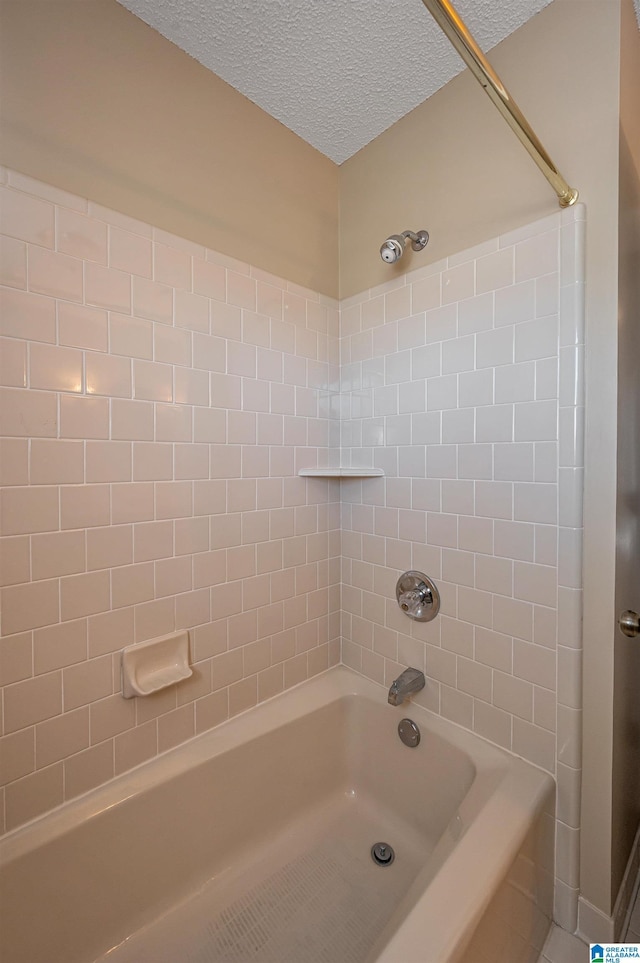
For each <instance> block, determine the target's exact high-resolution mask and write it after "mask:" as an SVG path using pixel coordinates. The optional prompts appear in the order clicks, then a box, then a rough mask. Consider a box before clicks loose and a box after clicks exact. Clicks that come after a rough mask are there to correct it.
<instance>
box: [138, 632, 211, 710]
mask: <svg viewBox="0 0 640 963" xmlns="http://www.w3.org/2000/svg"><path fill="white" fill-rule="evenodd" d="M191 675H193V669H191V668H190V667H189V633H188V632H186V631H185V632H173V633H172V634H171V635H162V636H160V637H159V638H157V639H149V641H148V642H140V643H139V645H128V646H127V647H126V648H125V649H123V650H122V694H123V696H124V697H125V699H133V697H134V696H147V695H151V694H152V693H153V692H158V691H159V690H160V689H166V688H167V686H170V685H174V684H175V683H176V682H182V680H183V679H188V678H189V676H191Z"/></svg>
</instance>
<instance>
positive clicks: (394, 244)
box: [380, 234, 405, 264]
mask: <svg viewBox="0 0 640 963" xmlns="http://www.w3.org/2000/svg"><path fill="white" fill-rule="evenodd" d="M404 241H405V239H404V238H403V237H401V236H400V234H392V235H391V237H388V238H387V240H386V241H385V242H384V244H383V245H382V246H381V248H380V257H381V258H382V260H383V261H386V262H387V264H394V263H395V262H396V261H399V260H400V258H401V257H402V255H403V254H404Z"/></svg>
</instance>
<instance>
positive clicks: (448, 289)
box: [341, 208, 584, 931]
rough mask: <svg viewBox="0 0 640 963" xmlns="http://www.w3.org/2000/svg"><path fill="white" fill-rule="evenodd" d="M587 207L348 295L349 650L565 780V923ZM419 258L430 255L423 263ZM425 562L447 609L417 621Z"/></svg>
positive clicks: (374, 671)
mask: <svg viewBox="0 0 640 963" xmlns="http://www.w3.org/2000/svg"><path fill="white" fill-rule="evenodd" d="M583 218H584V209H583V208H577V209H570V210H568V211H565V212H563V213H562V214H557V215H553V216H551V217H549V218H546V219H544V220H542V221H538V222H537V223H535V224H533V225H531V226H529V227H527V228H525V229H522V230H520V231H516V232H514V233H511V234H509V235H506V236H503V237H500V238H497V239H495V240H493V241H490V242H488V243H486V244H483V245H481V246H480V247H478V248H476V249H473V250H470V251H466V252H463V253H461V254H459V255H457V256H455V257H450V258H448V260H447V261H446V262H441V263H438V264H433V265H431V266H429V267H427V268H424V269H421V270H417V271H415V272H413V273H411V274H408V275H404V276H402V277H401V278H399V279H398V280H397V281H391V282H389V283H388V284H387V285H385V286H383V287H381V288H377V289H375V290H372V291H367V292H365V293H364V294H363V295H362V296H359V297H355V298H351V299H349V301H348V302H343V303H342V305H341V378H342V389H343V391H342V395H341V405H342V410H341V428H342V457H343V463H344V464H345V465H354V466H360V467H363V466H366V465H370V466H374V467H377V468H381V469H384V473H385V477H384V478H369V479H365V480H362V481H360V480H357V481H356V480H349V481H346V480H345V481H343V482H342V553H343V569H342V579H343V589H342V600H343V628H342V635H343V650H342V658H343V661H344V662H345V663H346V664H348V665H350V666H352V667H353V668H355V669H356V670H358V671H359V672H362V673H364V674H365V675H367V676H369V677H370V678H371V679H373V680H375V681H377V682H380V683H383V684H384V685H385V686H388V685H389V684H390V682H391V681H392V679H393V678H394V677H395V676H396V675H397V673H398V672H399V671H400V670H401V669H402V668H403V667H404V666H407V665H413V666H417V667H419V668H421V669H422V670H423V671H424V672H425V674H426V676H427V686H426V688H425V689H424V690H423V692H422V693H421V694H420V695H419V696H418V697H417V701H419V702H423V703H424V704H425V705H426V706H427V707H428V708H430V709H433V710H434V711H436V712H439V713H441V714H442V715H443V716H446V717H447V718H449V719H451V720H453V721H454V722H456V723H459V724H460V725H462V726H465V727H466V728H468V729H472V730H474V731H476V732H477V733H479V734H480V735H482V736H484V737H486V738H488V739H490V740H491V741H493V742H495V743H497V744H499V745H501V746H504V747H505V748H507V749H510V750H513V751H514V752H516V753H518V754H519V755H522V756H524V757H525V758H527V759H529V760H531V761H532V762H534V763H535V764H537V765H539V766H541V767H543V768H544V769H546V770H548V771H549V772H551V773H553V775H554V776H555V777H556V779H557V782H558V800H557V823H556V829H557V833H556V838H557V886H556V919H557V920H558V921H559V922H560V923H562V925H564V926H565V928H567V929H569V930H570V931H573V929H574V928H575V917H576V911H577V895H578V890H577V887H578V831H579V805H580V707H581V692H580V690H581V626H580V617H581V584H582V581H581V557H582V527H581V526H582V504H581V503H582V465H583V452H582V430H583V412H584V409H583V400H582V397H583V384H582V369H583V351H584V347H583V343H584V335H583V331H584V324H583V310H582V304H583V295H584V274H583V267H582V262H583V244H584V242H583V237H584V235H583V228H584V221H583ZM418 258H419V256H418V255H417V256H416V257H415V259H414V260H415V261H416V262H417V261H418ZM412 568H413V569H418V570H420V571H423V572H425V573H426V574H427V575H429V576H431V578H433V579H434V580H435V582H436V583H437V585H438V588H439V590H440V594H441V599H442V607H441V614H440V616H439V617H438V618H437V619H436V620H435V621H433V622H431V623H417V622H412V621H411V620H410V619H409V618H408V617H407V616H406V615H404V614H403V613H402V612H401V610H400V609H399V608H398V605H397V603H396V598H395V584H396V580H397V578H398V575H399V574H400V573H401V572H402V571H404V570H406V569H412Z"/></svg>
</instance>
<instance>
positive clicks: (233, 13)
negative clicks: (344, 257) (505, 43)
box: [119, 0, 550, 164]
mask: <svg viewBox="0 0 640 963" xmlns="http://www.w3.org/2000/svg"><path fill="white" fill-rule="evenodd" d="M119 2H120V3H122V4H123V6H125V7H126V8H127V9H128V10H130V11H131V12H132V13H134V14H136V16H138V17H140V19H141V20H144V21H145V23H148V24H149V25H150V26H151V27H154V28H155V29H156V30H158V31H159V32H160V33H161V34H163V35H164V36H165V37H167V38H168V39H169V40H171V41H172V42H173V43H175V44H177V45H178V46H179V47H181V48H182V49H183V50H185V51H186V52H187V53H188V54H190V55H191V56H192V57H194V58H195V59H196V60H198V61H199V62H200V63H201V64H203V65H204V66H205V67H208V68H209V69H210V70H212V71H213V72H214V73H216V74H218V76H219V77H222V79H223V80H225V81H226V82H227V83H228V84H231V85H232V86H233V87H235V88H236V89H237V90H239V91H240V92H241V93H243V94H244V95H245V96H246V97H248V98H249V99H250V100H252V101H253V102H254V103H256V104H258V106H259V107H262V109H263V110H265V111H267V113H269V114H271V115H272V116H273V117H275V118H276V119H277V120H279V121H281V123H283V124H284V125H285V126H286V127H289V128H290V129H291V130H293V131H295V133H296V134H298V135H299V136H300V137H302V138H304V140H306V141H308V143H309V144H312V145H313V146H314V147H316V148H317V149H318V150H319V151H321V152H322V153H323V154H326V155H327V157H330V158H331V159H332V160H333V161H335V162H336V163H338V164H340V163H342V161H344V160H346V159H347V158H348V157H351V155H352V154H355V153H356V151H358V150H360V148H361V147H364V146H365V144H368V143H369V141H371V140H373V138H374V137H377V136H378V134H381V133H382V131H384V130H386V129H387V128H388V127H390V126H391V125H392V124H393V123H395V122H396V121H397V120H399V119H400V118H401V117H403V116H404V115H405V114H406V113H408V112H409V111H410V110H412V109H413V108H414V107H417V105H418V104H420V103H422V101H423V100H425V99H426V98H427V97H430V96H431V94H433V93H435V92H436V90H438V89H439V88H440V87H442V86H444V84H446V83H447V82H448V81H449V80H450V79H451V78H452V77H454V76H455V74H457V73H459V72H460V71H461V70H462V69H463V67H464V64H463V63H462V61H461V60H460V58H459V57H458V55H457V54H456V53H455V52H454V51H453V49H452V47H451V46H450V44H449V42H448V41H447V40H446V39H445V37H444V35H443V34H442V32H441V31H440V29H439V28H438V27H437V26H436V24H435V23H434V21H433V19H432V18H431V15H430V14H429V13H428V11H427V9H426V8H425V7H424V6H423V4H422V2H421V0H119ZM549 2H550V0H457V2H456V9H457V10H458V12H459V13H460V15H461V17H462V18H463V20H464V21H465V22H466V24H467V27H468V28H469V30H470V31H471V33H472V35H473V36H474V37H475V39H476V41H477V42H478V44H479V45H480V47H481V48H482V49H483V50H485V51H486V50H489V49H490V48H491V47H492V46H493V45H494V44H496V43H498V42H499V41H500V40H502V39H504V37H506V36H508V35H509V34H510V33H512V32H513V31H514V30H516V29H517V28H518V27H520V26H521V25H522V24H523V23H525V21H526V20H528V19H529V18H530V17H532V16H534V14H536V13H538V12H539V11H540V10H542V9H543V7H545V6H546V5H547V3H549ZM505 82H506V83H507V86H508V78H505Z"/></svg>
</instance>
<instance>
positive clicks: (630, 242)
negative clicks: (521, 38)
mask: <svg viewBox="0 0 640 963" xmlns="http://www.w3.org/2000/svg"><path fill="white" fill-rule="evenodd" d="M620 54H621V59H620V198H619V311H618V336H619V362H618V377H619V398H618V412H619V416H618V525H617V531H618V538H617V545H618V548H617V557H616V591H617V599H616V614H619V613H620V612H622V611H624V610H625V609H632V610H634V611H636V612H640V580H639V579H638V571H640V381H639V380H638V358H640V274H638V264H640V31H639V30H638V29H637V25H636V21H635V15H634V11H633V8H632V4H631V0H625V2H624V3H623V5H622V21H621V50H620ZM614 655H615V671H614V700H613V708H614V715H613V813H612V820H613V822H612V877H613V895H614V897H615V895H616V894H617V892H618V890H619V887H620V883H621V882H622V877H623V874H624V871H625V868H626V864H627V860H628V858H629V852H630V850H631V847H632V845H633V840H634V836H635V833H636V831H637V829H638V823H639V821H640V701H639V700H638V692H640V646H639V645H638V640H637V639H635V640H631V639H628V638H626V637H625V636H624V635H623V634H622V633H621V632H617V633H616V637H615V647H614Z"/></svg>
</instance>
